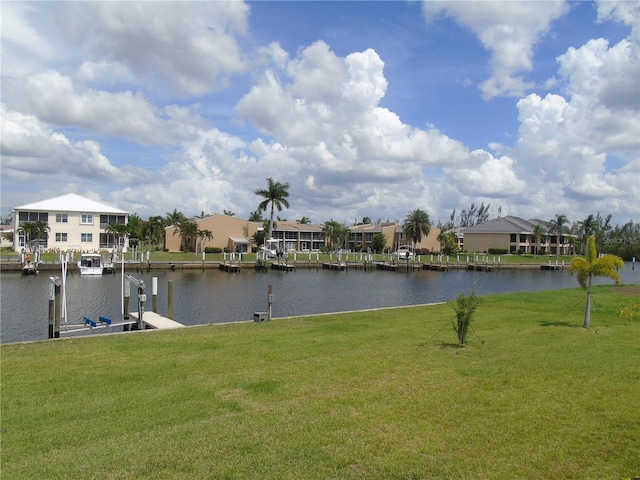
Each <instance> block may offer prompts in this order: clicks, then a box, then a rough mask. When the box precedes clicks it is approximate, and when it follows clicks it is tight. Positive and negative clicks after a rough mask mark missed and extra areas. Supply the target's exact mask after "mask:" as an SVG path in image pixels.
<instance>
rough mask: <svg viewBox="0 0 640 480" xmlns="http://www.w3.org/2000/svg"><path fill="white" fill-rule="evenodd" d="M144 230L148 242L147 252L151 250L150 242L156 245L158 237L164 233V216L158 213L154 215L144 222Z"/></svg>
mask: <svg viewBox="0 0 640 480" xmlns="http://www.w3.org/2000/svg"><path fill="white" fill-rule="evenodd" d="M144 231H145V235H146V236H147V241H148V242H149V252H151V242H152V241H153V243H154V245H157V244H158V242H159V240H160V237H161V236H162V235H163V234H164V218H162V217H161V216H160V215H154V216H151V217H149V219H148V220H147V221H146V222H145V223H144Z"/></svg>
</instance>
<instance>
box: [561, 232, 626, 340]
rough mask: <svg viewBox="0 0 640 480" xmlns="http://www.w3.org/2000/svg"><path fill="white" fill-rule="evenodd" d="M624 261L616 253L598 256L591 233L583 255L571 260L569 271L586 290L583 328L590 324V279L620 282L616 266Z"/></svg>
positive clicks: (594, 239) (618, 266)
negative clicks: (603, 278) (605, 278)
mask: <svg viewBox="0 0 640 480" xmlns="http://www.w3.org/2000/svg"><path fill="white" fill-rule="evenodd" d="M623 266H624V262H623V261H622V259H621V258H620V257H618V256H617V255H603V256H602V257H598V252H597V251H596V237H595V235H591V236H590V237H589V239H588V240H587V252H586V256H585V257H576V258H574V259H573V260H572V261H571V268H570V269H569V271H570V272H571V275H573V274H574V273H575V274H576V276H577V277H578V283H579V284H580V286H581V287H582V288H584V289H586V290H587V307H586V309H585V312H584V324H583V327H584V328H589V327H590V326H591V279H592V278H593V277H609V278H611V279H613V280H614V281H615V282H616V285H619V284H620V275H619V274H618V272H617V270H616V269H618V268H622V267H623Z"/></svg>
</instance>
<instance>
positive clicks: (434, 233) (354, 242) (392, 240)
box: [348, 223, 440, 252]
mask: <svg viewBox="0 0 640 480" xmlns="http://www.w3.org/2000/svg"><path fill="white" fill-rule="evenodd" d="M349 230H351V233H350V235H349V246H348V248H349V250H352V251H357V252H359V251H364V252H366V251H368V249H369V248H370V247H371V242H372V239H373V236H374V235H375V234H377V233H381V234H383V235H384V236H385V238H386V239H387V243H386V247H385V248H387V249H391V250H396V249H397V248H398V247H399V246H400V245H408V244H410V242H409V241H408V240H407V237H406V235H405V233H404V229H403V226H402V224H400V223H381V224H365V225H355V226H353V227H349ZM438 235H440V229H439V228H438V227H434V226H432V227H431V231H430V232H429V235H427V236H426V237H423V238H422V240H421V241H420V243H418V244H416V249H426V250H429V251H430V252H434V251H438V250H440V243H439V242H438V240H437V239H438Z"/></svg>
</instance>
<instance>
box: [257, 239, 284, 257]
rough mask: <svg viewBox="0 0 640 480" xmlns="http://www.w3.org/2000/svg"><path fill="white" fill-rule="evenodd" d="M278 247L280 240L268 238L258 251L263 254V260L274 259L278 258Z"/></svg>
mask: <svg viewBox="0 0 640 480" xmlns="http://www.w3.org/2000/svg"><path fill="white" fill-rule="evenodd" d="M279 246H280V240H276V239H275V238H270V239H269V240H265V241H264V245H263V246H261V247H260V251H261V252H263V255H264V256H265V258H276V257H277V256H278V248H279Z"/></svg>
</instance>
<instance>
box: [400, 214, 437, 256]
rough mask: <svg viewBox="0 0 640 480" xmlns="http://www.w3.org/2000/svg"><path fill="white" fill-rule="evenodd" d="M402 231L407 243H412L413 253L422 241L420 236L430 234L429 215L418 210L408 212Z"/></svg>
mask: <svg viewBox="0 0 640 480" xmlns="http://www.w3.org/2000/svg"><path fill="white" fill-rule="evenodd" d="M402 230H403V231H404V234H405V235H406V236H407V241H409V242H410V243H411V242H413V251H414V252H415V250H416V245H417V244H418V243H420V242H421V241H422V235H424V236H425V237H426V236H428V235H429V233H430V232H431V220H430V219H429V214H427V212H425V211H424V210H421V209H419V208H416V209H415V210H412V211H410V212H409V213H408V214H407V218H405V219H404V225H403V227H402Z"/></svg>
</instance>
